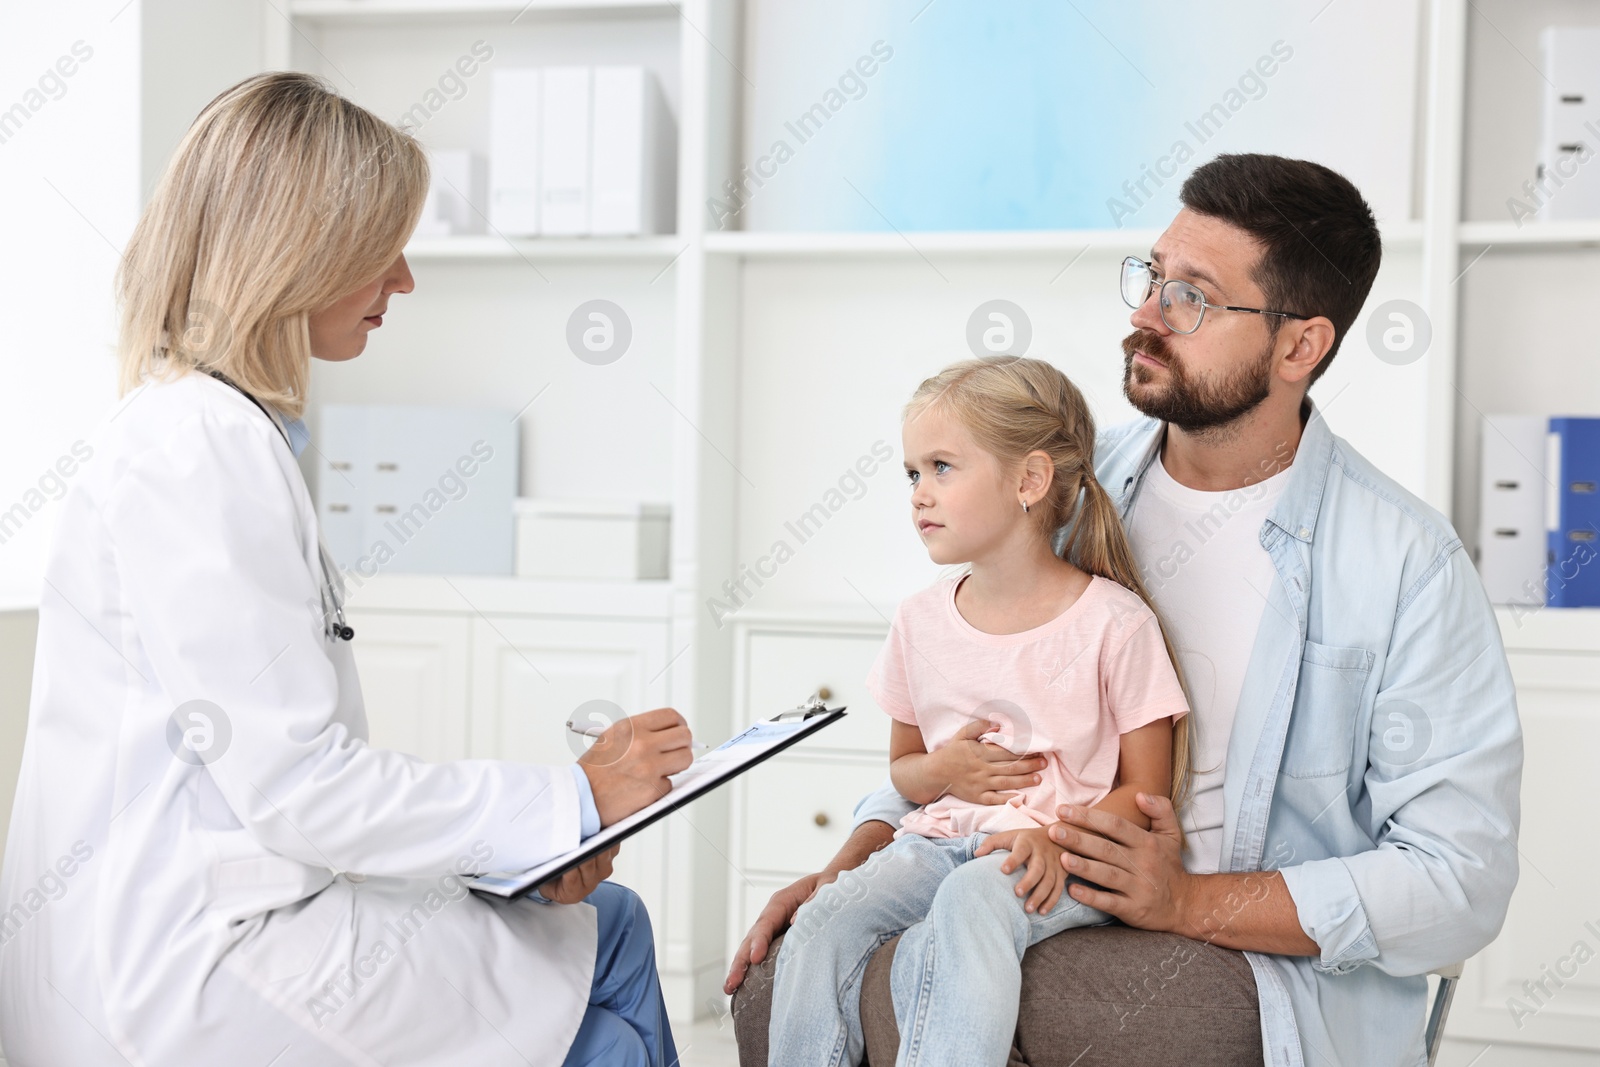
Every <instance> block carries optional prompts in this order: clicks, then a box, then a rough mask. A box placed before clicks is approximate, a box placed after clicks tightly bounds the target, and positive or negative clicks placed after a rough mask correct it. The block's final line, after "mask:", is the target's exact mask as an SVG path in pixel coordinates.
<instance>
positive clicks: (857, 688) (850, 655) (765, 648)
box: [744, 631, 889, 814]
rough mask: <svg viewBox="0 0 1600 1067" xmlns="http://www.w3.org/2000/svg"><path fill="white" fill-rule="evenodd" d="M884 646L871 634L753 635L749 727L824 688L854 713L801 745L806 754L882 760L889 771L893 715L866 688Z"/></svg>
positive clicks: (832, 699)
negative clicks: (855, 754)
mask: <svg viewBox="0 0 1600 1067" xmlns="http://www.w3.org/2000/svg"><path fill="white" fill-rule="evenodd" d="M882 646H883V638H882V637H881V636H875V635H872V634H805V633H774V632H771V631H754V632H752V633H751V634H750V638H749V644H748V646H747V649H746V657H745V692H744V698H745V699H744V715H745V725H748V724H749V723H751V722H754V721H755V720H757V719H765V718H767V717H768V716H770V715H774V714H776V713H777V712H780V711H783V710H784V709H785V708H792V707H794V706H795V705H796V704H799V703H800V702H802V701H804V700H805V699H806V698H808V697H810V696H811V695H812V694H813V693H815V692H817V690H818V689H819V688H823V687H826V688H827V689H828V690H829V696H828V703H829V704H833V705H839V704H844V705H847V706H848V707H849V709H850V710H849V711H848V713H846V715H845V717H844V719H843V721H841V722H838V723H835V724H834V725H832V726H829V727H827V728H826V729H824V730H823V731H822V732H821V733H819V734H817V735H816V736H815V737H813V738H808V739H806V740H805V741H802V742H801V743H800V744H801V745H802V746H804V747H805V748H806V749H807V750H808V751H810V750H816V749H824V750H829V749H831V750H834V751H841V752H858V753H870V754H872V755H881V756H883V757H884V758H885V762H884V764H883V766H884V767H885V768H887V767H888V755H889V716H888V715H886V714H885V713H884V712H883V711H882V709H880V708H879V707H878V706H877V704H875V703H874V702H873V700H872V698H871V697H870V696H868V695H867V684H866V683H867V672H868V671H870V670H871V669H872V661H873V660H875V659H876V658H877V656H878V650H879V649H880V648H881V647H882ZM847 814H848V812H847Z"/></svg>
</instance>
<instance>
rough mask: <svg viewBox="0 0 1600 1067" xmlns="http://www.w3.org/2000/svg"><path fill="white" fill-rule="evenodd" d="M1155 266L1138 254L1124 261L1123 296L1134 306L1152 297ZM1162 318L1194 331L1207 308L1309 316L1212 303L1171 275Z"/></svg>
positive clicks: (1169, 326) (1163, 291)
mask: <svg viewBox="0 0 1600 1067" xmlns="http://www.w3.org/2000/svg"><path fill="white" fill-rule="evenodd" d="M1155 284H1156V272H1155V265H1154V264H1151V263H1146V262H1145V261H1144V260H1142V259H1140V258H1139V257H1138V256H1129V257H1128V258H1127V259H1125V260H1123V261H1122V299H1123V301H1124V302H1126V303H1127V305H1128V306H1129V307H1131V308H1140V307H1143V306H1144V302H1145V301H1146V300H1149V299H1150V291H1151V290H1152V289H1154V288H1155ZM1159 303H1160V306H1161V321H1162V322H1164V323H1166V324H1167V329H1169V330H1171V331H1172V332H1173V333H1194V332H1195V331H1196V330H1198V329H1199V328H1200V323H1201V321H1202V320H1203V319H1204V318H1205V316H1206V308H1212V309H1213V310H1216V311H1247V312H1249V313H1250V314H1252V315H1279V316H1282V317H1283V318H1286V319H1308V318H1310V317H1311V316H1309V315H1296V314H1295V313H1294V312H1292V311H1263V310H1262V309H1261V308H1241V307H1234V306H1232V305H1231V304H1211V303H1207V302H1206V297H1205V294H1204V293H1202V292H1201V291H1200V290H1199V289H1196V288H1195V287H1194V286H1192V285H1190V284H1189V283H1188V282H1180V281H1179V280H1178V279H1176V278H1168V279H1167V280H1166V281H1164V282H1162V283H1161V300H1160V302H1159Z"/></svg>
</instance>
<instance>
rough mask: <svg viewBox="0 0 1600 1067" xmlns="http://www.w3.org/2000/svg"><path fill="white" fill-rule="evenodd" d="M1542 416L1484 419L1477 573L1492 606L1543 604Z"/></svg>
mask: <svg viewBox="0 0 1600 1067" xmlns="http://www.w3.org/2000/svg"><path fill="white" fill-rule="evenodd" d="M1548 425H1549V422H1548V420H1547V419H1546V418H1545V417H1544V416H1542V415H1486V416H1484V422H1483V441H1482V457H1483V464H1482V467H1481V474H1480V478H1481V486H1482V489H1481V492H1480V494H1479V500H1480V502H1481V503H1480V507H1479V511H1478V514H1479V522H1478V546H1479V549H1478V573H1479V575H1480V576H1481V577H1482V578H1483V586H1484V589H1486V590H1487V591H1488V593H1489V600H1490V601H1491V602H1492V603H1495V604H1520V605H1522V606H1525V607H1526V606H1534V605H1539V604H1543V603H1544V594H1543V588H1544V571H1545V523H1544V503H1545V489H1546V487H1545V471H1544V464H1545V436H1546V432H1547V427H1548Z"/></svg>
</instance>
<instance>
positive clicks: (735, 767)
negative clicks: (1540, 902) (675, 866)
mask: <svg viewBox="0 0 1600 1067" xmlns="http://www.w3.org/2000/svg"><path fill="white" fill-rule="evenodd" d="M844 712H845V709H844V708H842V707H839V708H826V707H819V708H817V709H815V711H814V712H813V713H812V714H810V715H808V716H807V717H806V718H803V719H795V720H792V721H777V720H776V719H766V720H763V721H761V722H758V723H756V724H755V725H753V726H751V727H750V728H749V729H747V730H744V731H742V732H740V733H738V734H735V735H734V736H733V737H731V738H729V739H728V740H727V741H724V742H723V743H722V744H720V745H718V746H717V747H716V748H714V749H711V750H710V751H709V752H707V753H705V754H704V755H703V756H701V757H700V758H699V759H697V760H695V761H694V762H693V763H691V764H689V766H688V767H687V768H685V769H684V770H682V771H680V772H678V773H677V774H674V775H672V776H671V777H670V778H669V779H668V780H669V781H670V782H671V783H672V789H671V790H670V791H669V792H668V793H667V794H666V795H665V796H663V797H662V798H661V799H660V800H657V801H656V802H655V803H653V804H647V805H646V806H645V807H643V808H640V809H639V810H638V811H636V812H634V813H633V814H632V815H629V816H628V817H627V818H625V819H619V820H617V821H616V822H614V823H612V824H611V825H610V826H608V827H606V828H605V829H603V830H601V831H600V832H599V833H597V834H595V835H594V836H593V837H590V838H587V839H586V840H585V841H584V842H583V843H582V844H581V845H579V846H578V847H577V848H575V849H573V850H572V851H570V852H565V853H563V854H561V855H560V856H556V857H555V858H554V859H550V860H547V861H545V862H544V863H542V864H540V865H539V866H537V867H534V868H533V869H532V870H528V871H520V872H508V871H502V872H496V873H493V874H484V875H479V876H478V877H476V878H473V879H472V880H471V881H469V882H468V883H467V885H468V887H469V888H471V889H476V890H478V891H480V892H484V893H489V894H491V895H493V896H497V897H518V896H522V895H523V894H524V893H527V892H529V891H530V890H532V889H534V888H536V887H538V886H541V885H543V884H544V883H546V882H548V881H550V879H552V878H556V877H558V876H560V875H562V874H564V873H566V872H567V871H568V870H570V869H572V868H573V867H576V866H577V865H578V864H580V863H582V862H583V861H584V860H587V859H589V858H591V857H593V856H597V855H599V854H600V853H601V852H604V851H605V850H606V849H607V848H610V847H611V846H612V845H614V844H616V843H617V842H618V841H621V840H622V839H623V838H625V837H628V836H630V835H632V834H634V833H637V832H638V831H639V830H642V829H644V828H645V827H646V826H649V825H650V824H651V823H653V822H655V821H657V820H658V819H661V818H664V817H665V816H666V815H668V814H670V813H671V812H673V811H675V810H676V809H678V808H680V807H682V806H683V805H685V804H687V803H689V801H691V800H693V799H695V798H696V797H699V796H703V795H705V794H706V793H709V792H710V791H711V790H713V789H715V788H716V787H717V786H719V785H721V784H723V783H724V782H730V781H732V780H733V779H734V778H737V777H738V776H739V775H741V774H743V773H744V772H745V771H747V770H749V769H750V768H751V767H754V766H755V765H756V764H758V763H760V762H761V761H762V760H765V759H767V758H769V757H771V756H774V755H776V754H777V753H779V752H781V751H782V750H784V749H786V748H788V747H789V746H790V745H792V744H794V743H795V742H797V741H799V740H801V739H802V738H804V737H808V736H810V735H811V734H814V733H816V732H817V731H818V730H820V729H822V728H823V727H824V726H827V725H829V724H831V723H835V722H838V721H839V720H840V719H841V718H843V717H844Z"/></svg>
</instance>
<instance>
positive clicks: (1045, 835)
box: [973, 826, 1067, 915]
mask: <svg viewBox="0 0 1600 1067" xmlns="http://www.w3.org/2000/svg"><path fill="white" fill-rule="evenodd" d="M1001 849H1005V850H1007V851H1009V852H1010V853H1011V855H1009V856H1007V857H1006V860H1005V862H1004V863H1002V864H1001V865H1000V872H1001V873H1002V874H1010V873H1011V872H1012V871H1014V870H1016V869H1017V868H1018V867H1020V866H1022V865H1023V864H1027V865H1028V873H1026V874H1024V875H1023V876H1022V880H1021V881H1020V882H1018V883H1017V896H1019V897H1020V896H1023V895H1027V896H1028V900H1027V902H1026V903H1025V904H1023V906H1022V910H1023V911H1026V912H1029V913H1030V914H1031V913H1033V912H1038V913H1039V914H1040V915H1048V914H1050V909H1052V908H1054V907H1055V906H1056V901H1058V900H1060V899H1061V893H1062V890H1064V889H1065V888H1066V885H1067V872H1066V869H1065V868H1064V867H1063V866H1062V864H1061V857H1062V856H1063V855H1065V854H1066V851H1067V850H1066V849H1064V848H1062V847H1061V846H1060V845H1058V844H1056V843H1055V842H1054V841H1052V840H1050V834H1049V832H1048V831H1046V830H1045V828H1044V827H1042V826H1036V827H1034V828H1033V829H1031V830H1001V831H1000V832H999V833H995V834H990V835H989V836H988V837H986V838H984V839H983V840H982V841H981V842H979V844H978V847H977V849H976V850H974V852H973V856H974V857H976V856H987V855H988V854H989V853H991V852H998V851H1000V850H1001Z"/></svg>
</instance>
